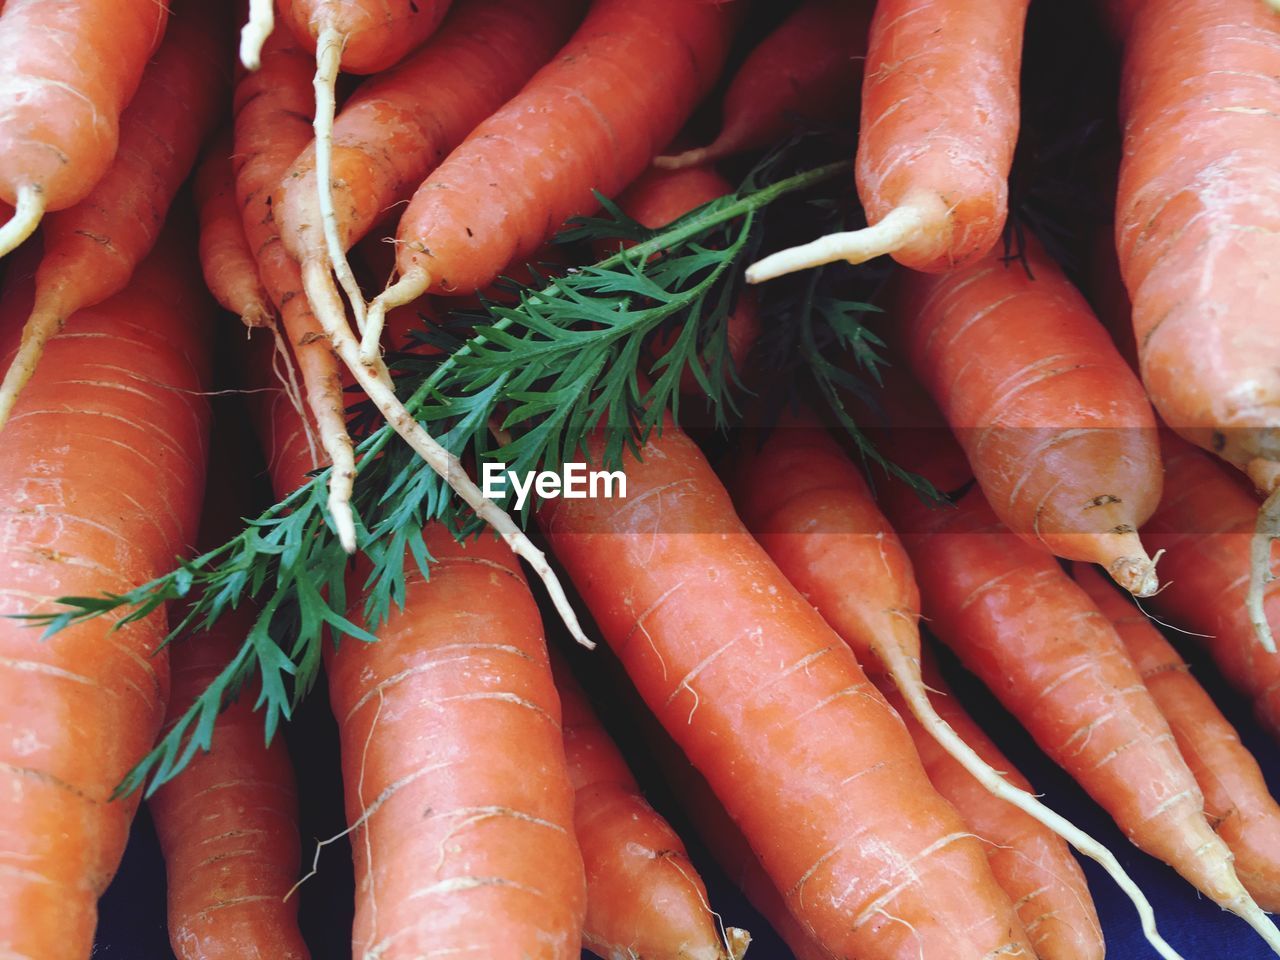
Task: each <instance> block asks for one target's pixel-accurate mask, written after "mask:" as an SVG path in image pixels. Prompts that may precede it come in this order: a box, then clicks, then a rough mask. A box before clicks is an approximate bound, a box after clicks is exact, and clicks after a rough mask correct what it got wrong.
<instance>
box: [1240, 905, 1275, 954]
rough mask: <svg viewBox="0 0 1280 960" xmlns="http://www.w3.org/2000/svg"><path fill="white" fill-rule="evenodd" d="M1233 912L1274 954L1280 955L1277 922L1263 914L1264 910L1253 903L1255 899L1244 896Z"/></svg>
mask: <svg viewBox="0 0 1280 960" xmlns="http://www.w3.org/2000/svg"><path fill="white" fill-rule="evenodd" d="M1230 910H1231V912H1232V913H1234V914H1235V915H1236V916H1237V917H1239V918H1240V919H1241V920H1243V921H1244V922H1245V923H1247V924H1248V925H1249V926H1251V927H1253V929H1254V930H1255V931H1256V932H1257V934H1258V936H1260V937H1261V938H1262V939H1263V941H1264V942H1265V943H1266V945H1267V946H1268V947H1270V948H1271V951H1272V953H1276V954H1280V930H1278V929H1276V925H1275V921H1273V920H1272V919H1271V918H1270V917H1268V916H1267V915H1266V913H1264V912H1263V909H1262V908H1261V907H1260V906H1258V905H1257V904H1256V903H1254V901H1253V897H1251V896H1249V894H1247V893H1246V894H1244V897H1243V902H1240V903H1238V904H1237V905H1236V906H1233V907H1231V908H1230Z"/></svg>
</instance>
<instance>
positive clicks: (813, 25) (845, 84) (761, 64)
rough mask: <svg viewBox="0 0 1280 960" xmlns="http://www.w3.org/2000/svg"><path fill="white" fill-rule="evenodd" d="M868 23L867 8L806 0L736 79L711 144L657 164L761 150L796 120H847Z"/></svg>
mask: <svg viewBox="0 0 1280 960" xmlns="http://www.w3.org/2000/svg"><path fill="white" fill-rule="evenodd" d="M870 23H871V6H870V4H868V3H862V2H854V3H849V2H843V0H806V2H804V3H802V4H801V5H800V6H799V7H798V8H796V11H795V12H794V13H793V14H791V16H789V17H787V19H786V20H784V21H783V22H782V23H781V25H779V26H778V28H777V29H776V30H774V31H773V32H772V33H771V34H769V36H767V37H765V38H764V40H762V41H761V42H760V45H759V46H757V47H756V48H755V49H754V50H752V51H751V54H750V56H748V57H747V59H746V60H744V61H743V63H742V66H741V67H739V68H738V72H737V73H735V74H734V76H733V81H732V82H731V83H730V84H729V89H728V90H726V91H725V95H724V103H723V105H722V107H721V113H722V115H723V120H722V122H721V127H720V133H719V134H718V135H717V136H716V138H715V139H714V140H712V141H711V143H709V144H707V145H706V146H705V147H698V148H696V149H693V150H686V151H684V152H683V153H680V154H676V155H675V156H667V157H658V158H657V159H656V160H655V161H654V163H655V165H657V166H659V167H663V168H666V169H680V168H683V167H690V166H695V165H697V164H702V163H710V162H714V161H716V160H720V159H723V158H724V157H729V156H733V155H734V154H737V153H742V152H744V151H747V150H759V149H761V148H763V147H767V146H770V145H771V144H773V143H775V142H776V141H778V140H780V139H782V138H783V137H784V136H786V135H787V134H788V133H789V132H791V130H792V129H793V128H794V126H795V120H796V118H797V117H798V118H801V119H804V120H808V121H810V122H812V121H822V122H829V121H835V120H841V119H848V120H850V121H851V120H852V119H853V117H854V115H855V113H856V108H855V106H854V105H855V104H856V103H857V98H858V88H859V86H860V85H861V83H862V63H863V61H864V60H865V59H866V52H867V28H868V26H869V25H870Z"/></svg>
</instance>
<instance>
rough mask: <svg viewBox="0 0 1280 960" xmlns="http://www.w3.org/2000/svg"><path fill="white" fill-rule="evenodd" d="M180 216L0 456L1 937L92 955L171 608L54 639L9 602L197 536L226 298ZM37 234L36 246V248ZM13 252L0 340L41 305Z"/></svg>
mask: <svg viewBox="0 0 1280 960" xmlns="http://www.w3.org/2000/svg"><path fill="white" fill-rule="evenodd" d="M188 241H189V236H188V235H186V234H183V233H178V232H175V233H173V234H171V235H170V236H168V237H166V238H162V242H161V244H160V246H159V249H158V250H157V251H156V253H155V254H153V255H152V256H151V257H150V258H149V259H148V260H146V261H145V262H144V263H143V264H142V265H141V266H140V267H139V268H138V270H137V272H136V273H135V274H134V278H133V280H132V282H131V283H130V284H129V286H128V287H127V288H126V289H125V290H124V291H123V292H121V293H119V294H117V295H116V296H115V297H112V298H111V299H109V300H106V301H104V302H103V303H101V304H99V305H98V306H96V307H93V308H90V309H88V310H84V311H81V312H80V313H79V314H77V315H76V316H75V318H74V325H73V326H72V327H71V328H70V329H68V330H67V331H66V332H65V333H62V334H60V335H59V336H57V337H55V338H54V339H53V340H52V341H50V343H49V347H48V350H47V356H46V362H45V364H43V365H42V367H41V369H40V371H39V373H38V374H37V375H36V377H35V378H34V379H33V380H32V381H31V383H30V384H29V387H28V389H27V391H26V392H25V393H24V394H23V396H22V398H21V399H20V400H19V403H18V406H17V408H16V409H15V411H14V415H13V418H12V420H11V422H10V424H9V428H8V432H7V433H6V436H5V444H4V449H5V455H4V456H3V457H0V491H3V497H0V503H2V506H0V557H2V558H3V559H2V561H0V614H3V615H5V619H0V705H2V706H0V955H3V956H8V957H39V958H40V960H62V958H66V960H84V958H85V957H86V956H88V955H89V953H90V951H91V950H92V947H93V935H94V926H95V920H96V913H97V911H96V905H97V899H98V897H99V895H100V894H101V893H102V892H103V890H104V889H106V886H107V884H108V883H109V882H110V880H111V877H112V875H113V874H114V873H115V870H116V867H117V866H118V864H119V862H120V857H121V854H122V853H123V852H124V846H125V841H126V839H127V837H128V832H129V824H130V822H131V820H132V819H133V813H134V810H135V809H136V807H137V801H138V797H137V795H136V794H135V795H133V796H132V797H129V798H126V799H120V800H116V801H110V800H109V797H110V796H111V794H112V792H113V790H114V789H115V787H116V786H117V785H118V784H119V783H120V781H121V780H122V779H123V778H124V776H125V774H126V773H128V771H129V770H130V769H131V768H132V767H133V766H134V764H136V763H137V762H138V761H139V760H141V759H142V757H143V755H144V754H145V753H146V752H147V750H149V749H150V748H151V745H152V743H153V742H154V741H155V737H156V734H157V732H158V731H159V730H160V725H161V722H162V721H163V719H164V707H165V700H166V698H167V696H168V688H169V669H168V657H167V655H166V654H164V653H163V652H161V653H159V654H157V653H156V649H157V647H158V645H159V643H160V641H161V640H162V639H163V637H164V634H165V629H166V628H165V618H164V616H163V614H161V613H159V612H157V613H156V614H155V615H153V616H151V617H149V618H147V619H146V620H144V621H141V622H138V623H133V624H129V625H127V626H124V627H121V628H120V629H118V630H113V629H112V625H113V622H114V621H113V620H112V618H102V619H97V620H90V621H88V622H87V623H84V624H81V625H78V626H73V627H69V628H67V629H66V630H63V631H61V632H60V633H58V634H57V635H55V636H53V637H50V638H49V639H48V640H44V641H41V639H40V633H39V631H38V630H35V629H32V628H30V627H28V626H26V625H25V624H23V623H22V622H21V621H18V620H11V619H7V616H8V615H9V614H22V613H30V612H33V611H39V610H48V609H50V604H49V601H50V600H51V599H52V598H54V597H58V596H64V595H68V594H70V595H74V596H99V595H101V594H103V593H104V592H112V593H121V592H124V591H126V590H129V589H131V588H132V587H134V586H136V585H137V584H139V583H144V582H146V581H148V580H150V579H152V578H153V577H156V576H159V575H160V574H162V573H163V572H164V571H166V570H168V569H170V568H171V567H172V566H173V558H174V556H175V555H177V554H181V553H184V552H186V551H187V550H188V549H189V545H190V544H192V543H193V542H194V540H195V536H196V525H197V520H198V517H199V512H200V498H201V493H202V490H203V486H204V473H205V463H204V461H205V451H206V442H207V441H206V431H207V428H208V409H207V405H206V402H205V400H204V398H203V396H202V395H201V393H200V391H202V390H203V389H205V388H206V387H207V385H208V369H207V367H208V356H207V354H208V346H207V341H206V336H207V333H208V329H209V324H210V323H211V321H212V316H211V314H212V304H210V303H209V302H208V300H207V299H206V296H205V294H204V290H203V285H202V284H201V282H200V278H199V275H198V273H197V271H196V269H195V249H194V248H195V244H194V241H191V242H188ZM32 252H38V251H35V250H33V251H32ZM31 266H32V264H28V265H27V266H26V268H24V269H20V264H19V263H17V262H15V263H11V264H10V266H9V275H8V277H7V281H8V282H7V286H6V291H5V297H4V301H3V304H0V317H3V321H0V329H3V330H4V331H5V333H4V341H5V342H4V345H3V347H0V358H4V357H7V356H9V355H11V353H12V350H13V348H14V347H15V346H16V343H15V342H14V341H15V340H16V333H17V329H18V325H19V324H20V322H21V319H22V318H23V317H25V316H26V315H27V311H28V310H29V309H30V307H31V301H32V295H33V289H32V284H31V282H30V280H29V277H30V267H31Z"/></svg>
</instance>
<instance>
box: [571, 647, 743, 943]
mask: <svg viewBox="0 0 1280 960" xmlns="http://www.w3.org/2000/svg"><path fill="white" fill-rule="evenodd" d="M551 672H552V675H553V676H554V677H555V682H556V689H557V690H558V691H559V693H560V709H561V711H562V714H563V725H564V751H565V759H566V761H567V762H568V765H569V779H570V780H571V781H572V783H573V789H574V817H573V824H574V833H575V834H576V835H577V838H578V845H579V846H580V847H581V848H582V858H583V860H584V862H585V865H586V872H587V915H586V923H585V925H584V927H583V937H582V939H583V945H584V946H585V947H586V948H587V949H588V950H590V951H591V952H592V953H594V954H596V955H597V956H600V957H606V958H613V957H644V958H646V960H664V958H667V960H722V958H726V957H727V956H728V955H727V953H726V951H725V945H724V943H722V942H721V940H720V936H719V931H718V930H717V929H716V920H715V917H714V916H713V915H712V913H711V908H710V907H709V906H708V904H707V888H706V886H705V885H704V884H703V882H702V878H701V877H700V876H698V871H697V870H696V869H695V868H694V866H693V864H692V863H690V862H689V854H688V852H687V851H686V850H685V848H684V843H683V842H682V841H681V840H680V837H679V836H677V835H676V832H675V831H674V830H672V829H671V825H670V824H668V823H667V821H666V820H664V819H663V818H662V817H661V816H659V815H658V814H657V813H656V812H655V811H654V809H653V808H652V807H650V806H649V804H648V803H646V802H645V799H644V797H643V796H641V794H640V786H639V784H637V783H636V779H635V777H634V776H632V774H631V771H630V769H628V767H627V762H626V760H624V759H623V757H622V754H621V752H619V750H618V748H617V746H615V745H614V743H613V741H612V740H611V739H610V738H609V734H608V733H606V732H605V729H604V727H602V726H601V725H600V721H599V720H597V719H596V716H595V713H594V712H593V711H592V709H591V705H590V703H589V702H588V701H587V697H586V694H585V693H583V692H582V688H581V687H579V686H578V683H577V681H576V680H574V678H573V675H572V674H571V673H570V672H569V668H568V666H567V665H566V664H565V663H564V661H563V660H561V659H559V658H558V657H556V656H554V655H553V656H552V658H551ZM726 932H727V931H726ZM733 933H734V934H736V936H735V937H734V939H735V940H744V939H745V940H748V941H749V940H750V937H749V936H747V935H746V934H745V933H744V932H743V931H733ZM735 956H736V954H735Z"/></svg>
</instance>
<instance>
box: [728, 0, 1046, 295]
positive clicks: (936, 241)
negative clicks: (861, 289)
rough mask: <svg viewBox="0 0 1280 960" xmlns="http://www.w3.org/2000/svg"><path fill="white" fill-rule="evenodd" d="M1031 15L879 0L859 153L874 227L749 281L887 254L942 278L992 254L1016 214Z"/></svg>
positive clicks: (917, 0)
mask: <svg viewBox="0 0 1280 960" xmlns="http://www.w3.org/2000/svg"><path fill="white" fill-rule="evenodd" d="M1026 15H1027V0H956V2H952V3H945V4H943V3H934V2H933V0H879V2H878V3H877V4H876V10H875V15H874V16H873V17H872V19H871V38H870V44H869V47H868V50H867V64H866V72H865V75H864V77H863V82H862V123H861V126H860V128H859V136H858V157H857V177H858V197H859V198H860V199H861V200H862V205H863V207H864V208H865V209H866V213H867V221H868V222H869V223H870V224H871V226H870V227H867V228H866V229H865V230H855V231H853V232H851V233H835V234H831V235H830V236H826V237H823V238H821V239H819V240H815V241H813V242H812V243H808V244H805V245H804V246H799V247H794V248H792V249H790V250H783V251H781V252H780V253H775V254H773V255H771V256H769V257H766V258H765V259H764V260H761V261H760V262H759V263H756V264H754V265H753V266H751V267H750V268H749V269H748V270H747V280H748V282H750V283H759V282H761V281H763V280H770V279H772V278H773V277H777V276H781V275H783V274H786V273H794V272H795V271H797V270H804V269H806V268H808V267H814V266H818V265H819V264H823V263H831V262H833V261H836V260H847V261H849V262H850V263H862V262H863V261H866V260H870V259H872V258H873V257H878V256H881V255H882V254H886V253H889V254H892V255H893V257H894V259H895V260H897V261H898V262H899V263H901V264H903V265H904V266H908V267H911V268H912V269H913V270H925V271H928V272H930V273H938V272H942V271H945V270H950V269H953V268H955V267H960V266H965V265H967V264H970V263H972V262H973V261H974V260H976V259H977V258H979V257H981V256H983V255H984V254H985V253H987V251H989V250H990V249H991V248H992V247H993V246H995V243H996V241H997V240H998V239H999V238H1000V232H1001V231H1002V230H1003V229H1004V222H1005V216H1006V214H1007V213H1008V206H1009V183H1008V180H1009V168H1010V166H1011V164H1012V163H1013V147H1014V142H1015V141H1016V139H1017V136H1018V70H1019V67H1020V65H1021V62H1022V28H1023V23H1024V21H1025V20H1026Z"/></svg>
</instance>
